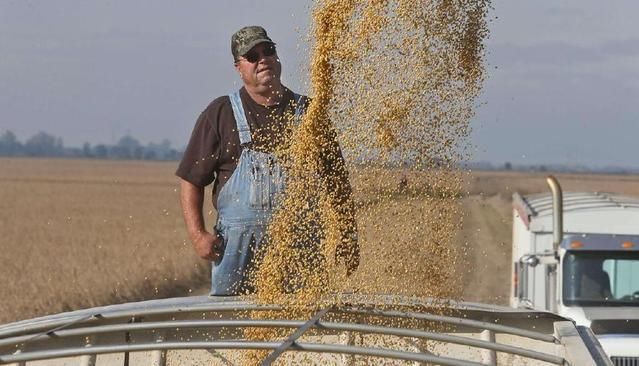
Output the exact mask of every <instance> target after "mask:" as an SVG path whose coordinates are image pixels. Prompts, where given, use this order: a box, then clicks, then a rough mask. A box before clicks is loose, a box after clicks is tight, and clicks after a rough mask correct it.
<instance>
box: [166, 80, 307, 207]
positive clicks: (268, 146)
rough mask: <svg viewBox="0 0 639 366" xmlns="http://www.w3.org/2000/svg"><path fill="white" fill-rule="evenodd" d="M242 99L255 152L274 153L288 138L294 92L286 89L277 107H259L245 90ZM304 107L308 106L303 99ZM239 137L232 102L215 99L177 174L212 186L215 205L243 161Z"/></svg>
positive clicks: (201, 115) (194, 134) (198, 125)
mask: <svg viewBox="0 0 639 366" xmlns="http://www.w3.org/2000/svg"><path fill="white" fill-rule="evenodd" d="M240 99H241V100H242V105H243V106H244V112H245V114H246V119H247V121H248V124H249V128H250V130H251V139H252V144H251V146H252V148H254V149H256V150H260V151H264V152H272V151H273V150H274V149H275V148H276V147H277V146H278V145H279V144H281V143H283V142H284V141H283V140H284V139H285V136H287V131H289V129H288V127H290V124H291V123H292V116H293V115H294V113H295V105H296V103H295V99H294V95H293V92H292V91H291V90H289V89H288V88H285V89H284V97H283V98H282V101H281V102H280V103H279V104H277V105H274V106H264V105H260V104H258V103H256V102H255V101H254V100H253V99H252V98H251V97H250V95H249V94H248V92H247V91H246V89H245V88H242V89H240ZM302 102H303V103H307V100H306V98H303V100H302ZM240 153H241V147H240V137H239V134H238V132H237V127H236V122H235V117H234V116H233V109H232V107H231V100H230V98H229V97H228V95H226V96H222V97H219V98H217V99H215V100H214V101H213V102H211V104H209V105H208V107H206V109H205V110H204V111H203V112H202V113H201V114H200V117H199V118H198V120H197V122H196V124H195V128H194V129H193V133H192V134H191V139H190V140H189V144H188V146H187V147H186V150H185V151H184V156H183V157H182V161H181V162H180V165H179V167H178V169H177V171H176V172H175V174H176V175H177V176H178V177H180V178H182V179H184V180H186V181H189V182H191V183H193V184H194V185H196V186H198V187H204V186H207V185H209V184H211V183H214V184H213V205H214V206H215V207H217V196H218V194H219V192H220V190H221V189H222V187H223V186H224V184H225V183H226V181H228V179H229V178H230V177H231V175H232V174H233V171H235V167H236V166H237V162H238V159H239V158H240Z"/></svg>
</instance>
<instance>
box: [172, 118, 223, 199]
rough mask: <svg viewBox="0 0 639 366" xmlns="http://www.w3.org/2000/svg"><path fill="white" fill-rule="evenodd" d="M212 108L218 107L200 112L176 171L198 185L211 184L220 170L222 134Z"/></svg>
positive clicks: (178, 174)
mask: <svg viewBox="0 0 639 366" xmlns="http://www.w3.org/2000/svg"><path fill="white" fill-rule="evenodd" d="M211 109H214V110H215V109H218V108H210V107H209V108H207V109H206V110H205V111H204V112H202V114H200V117H199V118H198V120H197V122H196V123H195V127H194V128H193V133H192V134H191V139H190V140H189V144H188V145H187V147H186V150H185V151H184V156H183V157H182V161H181V162H180V165H179V166H178V169H177V171H176V172H175V175H177V176H178V177H180V178H182V179H184V180H186V181H188V182H191V183H193V184H194V185H196V186H198V187H205V186H207V185H209V184H211V183H212V182H213V180H214V179H215V172H217V171H218V165H219V150H220V135H219V131H218V128H217V123H216V121H215V120H214V119H215V118H214V116H215V115H216V113H214V112H215V111H212V110H211ZM212 115H213V116H212Z"/></svg>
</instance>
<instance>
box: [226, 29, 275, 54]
mask: <svg viewBox="0 0 639 366" xmlns="http://www.w3.org/2000/svg"><path fill="white" fill-rule="evenodd" d="M262 42H268V43H271V44H275V42H273V41H272V40H271V39H270V38H269V36H268V35H267V34H266V30H265V29H264V28H262V27H260V26H257V25H252V26H248V27H244V28H242V29H240V30H239V31H237V32H235V33H233V36H231V53H232V54H233V59H235V61H237V60H238V59H239V57H240V56H244V55H245V54H246V53H247V52H248V51H250V50H251V48H253V47H255V46H256V45H257V44H260V43H262Z"/></svg>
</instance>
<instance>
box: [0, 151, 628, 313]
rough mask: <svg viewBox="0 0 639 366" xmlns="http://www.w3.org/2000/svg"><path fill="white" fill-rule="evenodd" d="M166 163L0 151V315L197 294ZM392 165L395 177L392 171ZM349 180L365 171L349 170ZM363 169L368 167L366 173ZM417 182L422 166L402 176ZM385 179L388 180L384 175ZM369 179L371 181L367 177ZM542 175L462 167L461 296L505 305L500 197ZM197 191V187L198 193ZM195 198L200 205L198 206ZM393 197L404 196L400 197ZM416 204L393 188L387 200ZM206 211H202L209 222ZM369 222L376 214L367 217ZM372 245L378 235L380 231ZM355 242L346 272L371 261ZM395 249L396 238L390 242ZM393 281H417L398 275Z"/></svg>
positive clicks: (599, 187)
mask: <svg viewBox="0 0 639 366" xmlns="http://www.w3.org/2000/svg"><path fill="white" fill-rule="evenodd" d="M175 167H176V163H175V162H169V163H158V162H113V161H89V160H38V159H0V233H1V236H0V238H1V242H0V245H1V246H0V247H1V248H2V251H0V278H2V280H3V281H2V284H3V286H2V287H1V288H0V323H4V322H9V321H14V320H18V319H24V318H29V317H33V316H38V315H44V314H49V313H56V312H60V311H66V310H71V309H77V308H83V307H90V306H96V305H103V304H109V303H117V302H122V301H134V300H141V299H150V298H158V297H167V296H184V295H188V294H191V293H192V292H197V293H201V292H202V289H204V288H205V287H206V286H207V283H208V266H207V265H206V263H204V262H203V261H201V260H199V259H198V258H197V257H196V256H195V254H194V253H193V251H192V249H191V246H190V244H189V243H188V242H187V241H186V234H185V232H184V226H183V223H182V218H181V213H180V208H179V189H178V184H177V179H176V178H175V177H174V176H173V171H174V169H175ZM399 174H400V173H399V172H398V181H399ZM354 175H355V176H354V180H355V181H356V183H355V184H360V183H361V179H362V177H365V176H366V175H369V176H370V175H371V172H366V173H355V174H354ZM372 175H374V174H372ZM408 178H409V179H408V184H409V185H411V184H421V183H422V182H424V181H425V179H424V176H418V175H412V176H409V177H408ZM559 179H560V181H561V183H562V184H563V187H564V189H565V190H596V191H611V192H619V193H624V194H629V195H636V196H639V177H635V176H604V175H560V176H559ZM388 184H393V183H392V182H390V183H388ZM369 187H370V189H366V190H364V191H363V192H362V193H360V195H359V196H357V197H356V199H357V200H358V201H359V202H364V201H367V202H369V204H373V205H375V204H376V205H377V206H376V207H375V210H377V211H376V212H379V214H378V215H377V216H376V217H374V218H371V217H369V218H367V220H368V221H363V222H361V223H360V229H364V228H366V227H368V226H369V225H380V223H381V225H382V226H384V225H386V226H393V225H404V226H410V225H411V222H410V218H398V217H397V216H395V215H393V206H392V205H387V204H382V203H379V202H378V203H376V202H374V201H375V194H376V188H375V187H376V184H371V185H370V186H369ZM378 188H379V187H378ZM545 190H546V186H545V182H544V175H543V174H532V173H531V174H528V173H514V172H513V173H506V172H473V173H472V174H469V175H468V177H467V187H466V189H465V192H461V193H462V201H461V202H462V207H463V212H464V215H463V218H460V219H461V220H463V228H462V230H461V232H460V233H459V235H458V239H456V241H455V244H454V245H459V246H461V247H463V248H464V253H465V257H464V258H465V262H466V263H465V264H462V265H460V266H459V270H458V275H459V278H460V281H461V282H462V283H463V285H464V292H463V297H464V299H466V300H479V301H485V302H494V303H501V304H505V302H506V301H507V296H508V286H509V277H510V263H509V261H510V220H511V217H510V197H511V195H512V193H513V192H514V191H520V192H524V193H531V192H541V191H545ZM208 193H209V192H207V194H208ZM208 202H209V198H208V197H207V211H208V210H209V209H210V204H209V203H208ZM404 202H405V203H404ZM393 204H395V205H397V204H411V205H416V206H417V205H419V201H416V200H404V198H402V197H401V196H400V197H398V199H397V200H395V202H394V203H393ZM213 220H214V213H213V212H212V211H211V212H209V215H208V217H207V221H208V223H209V225H211V224H212V221H213ZM369 221H377V222H374V223H373V222H369ZM376 245H379V246H383V245H384V241H382V240H380V241H379V243H378V244H376ZM377 250H379V248H373V247H371V248H363V252H362V265H361V267H360V270H359V271H358V273H357V275H356V279H357V280H358V281H373V280H377V281H379V280H380V279H379V278H372V276H374V275H377V274H379V271H376V270H374V269H373V268H372V267H373V266H376V265H378V262H376V261H374V260H372V259H371V258H370V256H367V253H375V252H377ZM399 250H401V248H399ZM394 280H395V281H396V282H397V284H398V285H401V284H404V285H406V286H408V285H411V286H419V284H415V283H412V282H411V277H410V273H408V274H406V276H405V277H399V278H395V279H394Z"/></svg>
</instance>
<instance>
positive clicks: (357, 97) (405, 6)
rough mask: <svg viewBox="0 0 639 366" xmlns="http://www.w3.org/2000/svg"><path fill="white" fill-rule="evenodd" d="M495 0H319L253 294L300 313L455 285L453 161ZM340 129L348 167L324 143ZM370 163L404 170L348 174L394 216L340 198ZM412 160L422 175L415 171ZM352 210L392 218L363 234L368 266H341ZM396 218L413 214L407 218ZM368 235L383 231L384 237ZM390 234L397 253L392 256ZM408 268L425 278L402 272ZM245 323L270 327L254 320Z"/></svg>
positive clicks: (441, 291) (440, 291) (457, 176)
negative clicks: (281, 185) (349, 296)
mask: <svg viewBox="0 0 639 366" xmlns="http://www.w3.org/2000/svg"><path fill="white" fill-rule="evenodd" d="M489 5H490V4H489V1H488V0H485V1H469V0H464V1H461V0H460V1H452V0H440V1H415V0H410V1H409V0H394V1H391V0H386V1H385V0H370V1H355V0H318V1H316V2H315V7H314V9H313V13H312V17H313V25H312V33H313V34H312V37H311V38H312V39H313V41H314V42H315V43H314V45H313V49H312V54H311V59H310V62H309V64H310V77H311V88H312V93H311V94H312V102H311V104H310V105H309V107H308V110H307V113H306V114H305V116H304V118H303V120H302V122H301V124H300V126H299V128H298V129H297V130H295V131H294V132H293V138H292V140H291V142H290V144H284V145H283V146H282V147H280V149H279V154H278V155H279V156H280V157H282V162H283V164H284V165H285V167H286V169H287V173H288V180H287V189H286V192H285V193H284V195H283V197H281V200H282V201H281V205H280V208H279V210H278V211H276V212H275V214H274V216H273V218H272V221H271V223H270V225H269V229H268V237H269V239H270V245H269V246H268V247H267V249H266V250H265V252H264V253H262V254H261V256H259V258H261V259H260V265H259V269H258V271H257V272H256V274H255V283H256V288H257V298H258V300H259V301H263V302H265V303H284V304H285V305H288V306H290V308H291V309H297V312H298V313H299V315H300V316H301V317H304V315H303V313H304V311H305V310H304V309H308V305H309V304H321V303H322V302H331V303H334V302H339V299H336V298H333V296H334V295H331V294H335V293H341V292H343V291H344V290H346V289H348V290H353V291H355V292H358V293H370V292H378V293H379V292H384V293H390V294H397V295H415V296H431V297H436V298H451V297H456V296H458V295H459V291H458V289H459V281H458V280H457V278H456V276H455V275H454V273H453V271H454V269H455V267H456V261H457V258H458V255H459V253H458V250H456V249H455V248H456V247H455V246H453V245H451V240H452V238H453V235H454V233H455V231H456V230H457V228H458V227H459V223H460V220H459V218H460V217H461V212H459V204H458V200H457V198H458V197H459V193H460V191H461V189H462V188H461V181H462V174H461V173H460V172H459V170H458V169H457V167H458V164H459V163H460V161H462V160H463V159H464V157H465V155H466V153H467V149H466V148H467V137H468V134H469V125H468V124H469V121H470V119H471V117H472V115H473V108H474V103H475V99H476V97H477V95H478V93H479V91H480V88H481V85H482V81H483V77H484V70H483V40H484V39H485V37H486V36H487V27H486V13H487V11H488V8H489ZM335 137H337V140H338V141H339V143H340V145H341V147H342V152H343V155H344V157H345V158H346V165H342V164H336V165H333V166H332V167H331V169H326V167H325V162H326V161H327V160H329V161H332V162H336V161H337V162H339V161H340V160H339V158H337V157H336V156H332V155H335V154H338V153H339V152H338V151H337V150H335V149H334V148H332V145H331V141H332V140H334V138H335ZM285 157H290V159H287V158H285ZM367 169H376V170H377V171H378V172H380V174H384V173H383V172H389V171H396V170H397V169H400V170H403V171H404V173H403V176H402V178H401V179H400V180H399V181H397V180H396V178H391V174H388V175H387V176H386V177H385V176H383V175H382V176H378V177H376V179H374V180H373V181H368V180H365V179H360V180H359V181H358V182H356V184H353V191H354V193H353V194H354V196H355V197H358V195H360V192H363V191H366V190H368V189H369V188H370V187H369V186H370V185H372V184H381V185H382V187H383V188H382V189H381V190H380V189H379V188H380V187H377V190H378V191H380V192H381V194H380V195H379V196H378V197H377V203H380V202H384V203H385V204H386V206H388V203H391V206H392V207H393V212H392V213H391V212H385V213H382V214H386V215H390V214H392V215H393V219H394V220H396V224H392V223H393V220H379V217H378V216H377V215H379V214H380V213H379V212H378V210H376V208H377V206H378V205H376V204H375V203H373V204H363V203H360V204H358V205H354V204H353V201H351V200H347V199H343V194H344V192H347V191H348V190H349V189H350V188H349V187H348V186H347V183H345V182H348V180H347V179H345V177H346V176H347V175H348V171H349V170H351V171H353V170H367ZM414 172H419V173H420V174H419V176H421V177H422V179H424V177H426V178H425V179H426V181H425V182H424V181H414V180H412V179H410V178H409V177H411V175H413V174H412V173H414ZM424 172H426V173H425V174H423V173H424ZM395 203H396V204H395ZM354 217H356V218H357V222H360V223H361V222H364V221H369V222H370V221H371V220H373V221H378V222H383V221H386V222H390V223H391V225H375V224H373V225H367V227H368V228H369V229H371V230H372V231H373V232H361V231H360V232H359V235H358V236H359V245H360V247H361V248H362V252H363V253H366V255H367V256H369V258H368V260H369V263H372V265H369V266H368V267H369V268H371V267H373V268H375V270H374V271H369V272H368V273H367V277H366V278H358V276H350V277H349V276H347V274H346V271H345V270H344V268H343V267H344V266H342V265H341V264H340V262H349V260H351V262H352V261H353V260H354V258H355V257H356V254H357V253H356V252H355V251H354V250H353V246H352V245H350V244H352V243H351V242H349V241H350V240H351V239H350V237H349V236H348V235H344V233H349V232H352V231H354V229H355V226H356V223H355V220H354ZM403 218H411V219H412V220H411V221H410V222H412V223H413V225H411V226H410V227H406V226H404V225H402V224H401V220H402V219H403ZM318 233H319V234H318ZM369 238H377V240H379V238H382V240H383V239H384V238H387V240H384V243H383V245H379V243H378V242H371V241H368V240H369ZM309 243H310V244H309ZM398 246H402V247H403V250H402V251H401V253H405V254H406V255H405V256H398V255H397V254H396V253H398V252H399V251H397V250H395V249H396V248H397V247H398ZM367 248H369V250H366V249H367ZM370 248H375V249H374V250H370ZM406 248H410V250H406ZM407 273H410V275H411V277H412V278H413V279H414V283H417V284H419V286H417V287H416V286H406V284H405V283H402V282H400V281H396V278H398V277H402V278H405V277H406V276H405V274H407ZM400 274H401V276H400ZM291 293H292V294H291ZM291 311H292V312H293V313H295V312H296V311H295V310H291ZM292 315H293V314H292ZM248 335H249V336H251V337H257V338H262V337H269V338H273V337H274V336H275V337H276V336H278V335H276V334H274V333H269V332H265V331H262V330H260V331H250V332H249V334H248ZM253 356H254V358H256V359H257V358H259V356H260V355H259V354H257V355H253ZM254 361H255V360H253V361H250V362H254Z"/></svg>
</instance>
